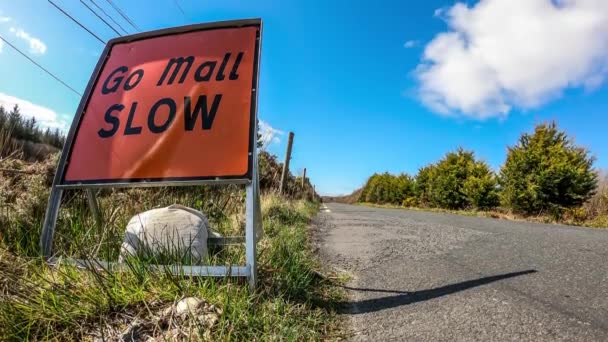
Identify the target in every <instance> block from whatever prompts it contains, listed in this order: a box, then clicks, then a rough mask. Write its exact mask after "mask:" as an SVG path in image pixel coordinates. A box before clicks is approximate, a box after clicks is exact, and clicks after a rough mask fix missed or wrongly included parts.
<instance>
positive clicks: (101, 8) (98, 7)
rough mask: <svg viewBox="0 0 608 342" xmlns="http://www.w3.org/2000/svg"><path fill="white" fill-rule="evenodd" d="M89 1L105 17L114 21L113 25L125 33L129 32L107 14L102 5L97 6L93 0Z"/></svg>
mask: <svg viewBox="0 0 608 342" xmlns="http://www.w3.org/2000/svg"><path fill="white" fill-rule="evenodd" d="M91 3H92V4H93V5H95V7H97V9H98V10H100V11H101V13H103V14H104V15H105V16H106V17H108V18H110V20H111V21H112V22H113V23H114V25H116V26H118V27H119V28H120V29H121V30H122V31H123V32H124V33H125V34H129V32H128V31H127V30H125V28H124V27H122V26H121V25H120V24H119V23H118V22H117V21H116V20H114V18H113V17H112V16H111V15H109V14H108V12H106V11H105V10H104V9H103V7H101V6H99V5H98V4H97V3H96V2H95V0H91Z"/></svg>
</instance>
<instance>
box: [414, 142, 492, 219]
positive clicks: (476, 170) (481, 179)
mask: <svg viewBox="0 0 608 342" xmlns="http://www.w3.org/2000/svg"><path fill="white" fill-rule="evenodd" d="M416 192H417V195H418V198H419V200H420V203H422V204H424V205H428V206H431V207H439V208H446V209H464V208H468V207H475V208H492V207H495V206H496V205H498V189H497V182H496V177H495V176H494V174H493V172H492V171H491V170H490V168H489V167H488V165H487V164H486V163H484V162H482V161H477V160H475V155H474V153H473V152H470V151H466V150H464V149H458V150H457V151H456V152H450V153H448V154H447V155H446V156H445V157H444V158H443V159H441V160H440V161H439V162H438V163H437V164H432V165H429V166H426V167H424V168H422V169H420V171H419V172H418V175H417V176H416Z"/></svg>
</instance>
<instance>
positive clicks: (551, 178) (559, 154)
mask: <svg viewBox="0 0 608 342" xmlns="http://www.w3.org/2000/svg"><path fill="white" fill-rule="evenodd" d="M592 166H593V158H592V157H591V156H590V155H589V152H588V151H587V150H586V149H584V148H582V147H578V146H575V145H574V143H573V142H572V141H571V140H570V139H569V138H568V137H567V136H566V133H564V132H561V131H559V130H558V129H557V126H556V125H555V124H554V123H553V124H550V125H540V126H537V127H536V129H535V131H534V134H523V135H522V136H521V138H520V139H519V142H518V144H517V145H515V146H514V147H511V148H509V152H508V154H507V161H506V162H505V165H504V166H503V167H502V169H501V170H500V184H501V188H502V191H501V197H502V202H503V205H504V206H505V207H507V208H512V209H513V210H514V211H516V212H522V213H526V214H534V213H542V212H547V211H549V212H551V213H554V214H559V213H560V212H561V211H562V210H563V209H566V208H575V207H580V206H581V205H582V204H583V203H585V201H587V200H588V199H589V198H591V196H592V195H593V193H594V191H595V189H596V187H597V174H596V173H594V172H593V169H592Z"/></svg>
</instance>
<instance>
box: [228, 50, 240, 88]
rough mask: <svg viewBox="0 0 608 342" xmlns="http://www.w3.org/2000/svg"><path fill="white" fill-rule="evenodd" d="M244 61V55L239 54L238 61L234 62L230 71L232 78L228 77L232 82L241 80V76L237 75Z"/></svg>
mask: <svg viewBox="0 0 608 342" xmlns="http://www.w3.org/2000/svg"><path fill="white" fill-rule="evenodd" d="M242 59H243V53H242V52H239V54H238V55H236V60H235V61H234V64H233V65H232V70H231V71H230V76H228V79H230V80H232V81H234V80H238V79H239V74H237V72H238V70H239V64H241V60H242Z"/></svg>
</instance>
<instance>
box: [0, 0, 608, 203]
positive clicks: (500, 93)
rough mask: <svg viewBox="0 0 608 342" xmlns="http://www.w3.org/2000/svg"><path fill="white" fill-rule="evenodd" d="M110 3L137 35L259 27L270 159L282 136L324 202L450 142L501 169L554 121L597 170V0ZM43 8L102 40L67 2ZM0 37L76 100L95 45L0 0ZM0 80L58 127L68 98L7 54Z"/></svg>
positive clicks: (600, 134)
mask: <svg viewBox="0 0 608 342" xmlns="http://www.w3.org/2000/svg"><path fill="white" fill-rule="evenodd" d="M95 1H96V2H97V3H98V4H100V5H102V6H103V7H104V8H106V10H107V11H108V12H111V13H113V14H114V16H115V17H116V18H118V15H116V14H115V12H112V11H111V8H110V7H109V6H108V4H107V2H106V1H105V0H95ZM114 1H115V3H116V4H118V5H119V6H120V7H121V8H122V10H123V11H124V12H126V13H127V14H128V15H129V16H130V17H131V18H132V19H133V21H134V22H135V23H136V24H137V25H138V26H139V27H140V28H141V29H142V30H144V31H147V30H153V29H159V28H165V27H171V26H179V25H184V24H188V23H198V22H208V21H217V20H227V19H237V18H249V17H261V18H263V20H264V36H263V47H262V68H261V78H260V93H259V96H260V101H259V114H260V117H261V119H262V120H264V122H266V123H267V124H268V125H269V126H267V129H268V131H269V132H272V133H273V136H274V138H275V139H273V141H272V142H271V143H270V144H269V145H268V147H267V148H268V149H269V150H270V151H271V152H273V153H276V154H278V155H279V156H280V157H281V158H282V156H283V154H284V149H285V142H286V137H287V132H288V131H293V132H295V142H294V150H293V159H292V164H291V165H292V171H293V172H295V173H297V172H300V171H301V170H302V168H304V167H306V168H307V175H308V176H309V177H310V178H311V180H312V181H313V183H315V184H316V185H317V189H318V191H319V192H320V193H322V194H342V193H348V192H350V191H352V190H354V189H355V188H357V187H359V186H361V185H362V184H363V183H364V181H365V180H366V178H367V177H368V176H369V175H371V174H372V173H374V172H383V171H389V172H408V173H415V172H416V170H417V169H418V168H419V167H421V166H423V165H425V164H427V163H429V162H434V161H436V160H437V159H439V158H441V157H442V156H443V155H444V154H445V153H446V152H447V151H449V150H453V149H456V148H457V147H459V146H462V147H464V148H467V149H471V150H474V151H475V152H476V154H477V156H478V157H479V158H481V159H483V160H485V161H487V162H488V163H489V164H490V165H491V166H492V167H493V168H495V169H498V168H499V167H500V165H501V164H502V163H503V162H504V160H505V155H506V149H507V146H508V145H512V144H514V143H515V142H516V140H517V138H518V136H519V135H520V134H521V133H522V132H524V131H530V130H532V129H533V127H534V125H535V124H538V123H541V122H545V121H551V120H555V121H557V123H558V125H559V126H560V127H561V128H562V129H564V130H566V131H567V132H568V133H569V134H570V135H571V136H572V137H574V138H575V140H576V142H577V143H578V144H581V145H583V146H586V147H588V148H589V149H590V150H591V151H592V153H593V155H594V156H595V157H596V158H597V161H596V164H595V165H596V167H598V168H602V169H607V168H608V139H607V138H606V132H607V127H608V117H607V115H606V113H607V112H608V87H607V86H606V84H605V83H606V82H605V81H604V78H605V75H606V74H607V73H608V44H607V43H606V42H608V7H607V6H606V4H603V3H602V2H599V1H589V0H567V1H566V0H559V1H557V0H553V1H552V0H509V1H505V0H484V1H481V2H477V1H467V2H466V3H458V2H454V1H416V2H414V1H375V2H369V1H299V2H292V1H228V0H222V1H194V0H178V3H179V4H180V6H181V7H182V8H183V9H184V11H185V12H186V15H185V16H184V15H182V13H181V12H180V11H179V9H178V8H177V7H176V5H175V3H174V2H173V1H172V0H155V1H127V0H114ZM56 2H57V3H58V4H59V5H60V6H62V7H63V8H64V9H65V10H66V11H68V12H69V13H71V14H73V15H74V16H75V17H77V18H78V19H79V20H81V21H82V22H83V23H84V24H85V25H86V26H87V27H89V28H90V29H91V30H93V31H94V32H95V33H96V34H98V35H99V36H101V37H102V38H104V39H109V38H112V37H114V36H115V34H114V33H113V32H112V31H110V30H109V29H108V28H107V27H105V26H104V25H103V24H102V23H101V22H100V21H99V20H98V19H96V18H95V17H94V16H93V15H92V14H91V13H89V12H88V11H87V10H86V8H85V7H84V6H82V5H81V4H80V2H78V1H75V0H69V1H68V0H56ZM87 3H89V0H87ZM152 4H153V5H152ZM120 23H121V25H122V26H123V27H125V28H128V29H129V31H130V32H132V33H134V32H135V30H134V29H133V28H130V27H129V26H128V24H126V23H125V22H124V21H120ZM0 35H2V37H4V38H6V39H7V40H9V41H11V42H12V43H13V44H15V45H16V46H17V47H19V48H21V49H22V50H23V51H24V52H26V53H27V54H28V55H29V56H30V57H32V58H33V59H35V60H36V61H37V62H39V63H41V64H42V65H44V66H46V67H47V68H48V69H50V70H51V71H53V72H54V73H56V74H57V75H59V76H60V77H61V78H62V79H63V80H65V81H66V82H67V83H68V84H70V85H72V86H73V87H74V88H76V89H77V90H78V91H81V92H82V91H83V90H84V87H85V85H86V83H87V81H88V78H89V76H90V73H91V72H92V70H93V67H94V65H95V63H96V62H97V59H98V58H99V54H100V53H101V51H102V49H103V45H102V44H101V43H100V42H98V41H97V40H95V38H93V37H91V36H90V35H89V34H88V33H86V32H85V31H83V30H82V29H81V28H79V27H78V26H76V25H75V24H74V23H73V22H71V21H69V20H68V19H67V18H66V17H64V16H63V15H62V14H61V13H59V12H58V11H57V10H56V9H55V8H53V7H52V5H50V4H49V3H48V2H46V1H41V0H23V1H10V2H9V1H4V2H2V3H0ZM0 75H1V78H0V103H3V104H5V105H10V104H11V103H14V102H17V103H20V104H21V105H22V107H25V110H24V112H25V113H26V114H28V115H36V116H37V117H38V118H39V121H41V122H42V123H43V124H45V125H49V126H63V127H67V126H69V123H70V122H71V119H72V117H73V115H74V111H75V110H76V107H77V105H78V101H79V97H78V96H77V95H75V94H73V93H71V92H70V91H69V90H68V89H66V88H65V87H63V86H62V85H60V84H58V83H57V82H56V81H55V80H53V79H52V78H50V77H48V76H47V75H45V74H43V73H41V72H40V70H38V69H37V68H36V67H35V66H33V65H32V64H31V63H30V62H28V61H27V60H25V59H24V58H23V57H21V56H20V55H18V54H17V53H15V52H14V51H13V50H12V49H11V48H10V47H9V46H7V45H6V44H3V45H0ZM269 127H270V128H269Z"/></svg>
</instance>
